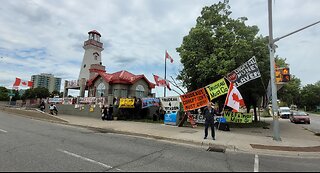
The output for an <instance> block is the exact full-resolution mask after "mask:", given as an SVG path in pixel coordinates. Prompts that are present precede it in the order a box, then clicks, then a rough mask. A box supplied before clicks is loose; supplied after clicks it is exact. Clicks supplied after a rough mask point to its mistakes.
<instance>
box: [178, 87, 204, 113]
mask: <svg viewBox="0 0 320 173" xmlns="http://www.w3.org/2000/svg"><path fill="white" fill-rule="evenodd" d="M180 98H181V101H182V104H183V108H184V111H189V110H195V109H198V108H201V107H204V106H206V105H207V104H208V102H209V100H208V97H207V94H206V91H205V89H204V88H201V89H198V90H196V91H192V92H190V93H187V94H185V95H181V96H180Z"/></svg>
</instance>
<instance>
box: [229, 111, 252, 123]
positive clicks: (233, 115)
mask: <svg viewBox="0 0 320 173" xmlns="http://www.w3.org/2000/svg"><path fill="white" fill-rule="evenodd" d="M223 116H224V117H225V118H226V120H227V122H232V123H252V114H249V113H248V114H244V113H241V112H224V114H223Z"/></svg>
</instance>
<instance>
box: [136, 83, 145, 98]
mask: <svg viewBox="0 0 320 173" xmlns="http://www.w3.org/2000/svg"><path fill="white" fill-rule="evenodd" d="M144 93H145V89H144V87H143V86H142V85H138V86H137V87H136V97H137V98H142V97H145V94H144Z"/></svg>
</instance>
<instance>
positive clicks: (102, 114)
mask: <svg viewBox="0 0 320 173" xmlns="http://www.w3.org/2000/svg"><path fill="white" fill-rule="evenodd" d="M105 109H106V108H105V107H104V105H102V108H101V119H102V121H104V110H105Z"/></svg>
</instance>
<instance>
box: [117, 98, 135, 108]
mask: <svg viewBox="0 0 320 173" xmlns="http://www.w3.org/2000/svg"><path fill="white" fill-rule="evenodd" d="M119 108H134V99H128V98H120V103H119Z"/></svg>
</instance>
